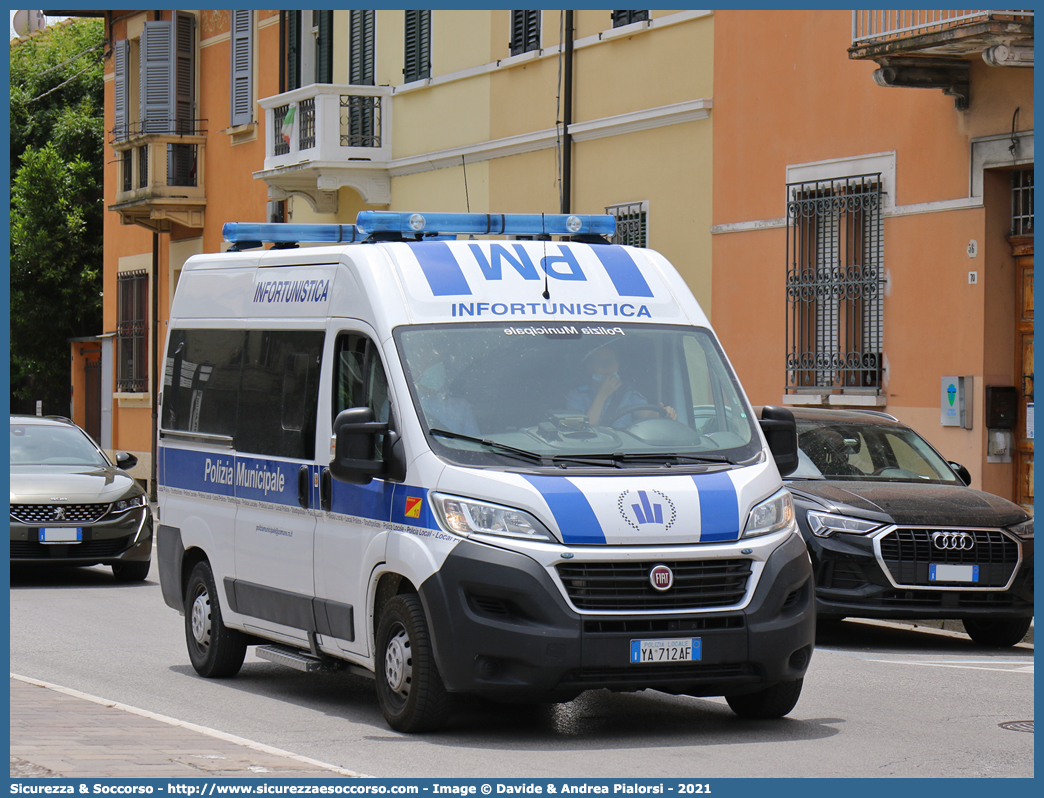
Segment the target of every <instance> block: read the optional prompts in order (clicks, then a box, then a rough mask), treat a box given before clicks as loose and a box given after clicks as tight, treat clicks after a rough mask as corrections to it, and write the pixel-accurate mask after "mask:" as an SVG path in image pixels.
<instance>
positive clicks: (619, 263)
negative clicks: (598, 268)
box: [591, 246, 653, 296]
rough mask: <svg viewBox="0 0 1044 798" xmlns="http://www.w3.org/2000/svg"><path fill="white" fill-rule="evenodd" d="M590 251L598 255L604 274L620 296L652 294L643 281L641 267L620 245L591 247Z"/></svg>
mask: <svg viewBox="0 0 1044 798" xmlns="http://www.w3.org/2000/svg"><path fill="white" fill-rule="evenodd" d="M591 251H592V252H594V253H595V254H596V255H597V256H598V260H600V261H601V262H602V265H603V266H604V267H605V271H606V274H608V275H609V279H610V280H612V281H613V285H614V286H616V293H618V294H619V295H620V296H652V295H653V292H652V289H651V288H649V284H648V283H647V282H646V281H645V277H644V276H643V275H642V272H641V269H639V268H638V264H636V263H635V262H634V261H633V260H632V259H631V256H630V255H628V254H627V251H626V250H624V249H623V248H622V247H617V246H608V247H605V246H598V247H591Z"/></svg>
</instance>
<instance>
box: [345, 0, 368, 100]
mask: <svg viewBox="0 0 1044 798" xmlns="http://www.w3.org/2000/svg"><path fill="white" fill-rule="evenodd" d="M350 20H351V21H350V22H349V32H348V50H349V61H350V64H349V75H348V82H349V83H350V84H351V85H353V86H372V85H374V71H373V54H374V42H373V37H374V15H373V11H352V12H351V16H350Z"/></svg>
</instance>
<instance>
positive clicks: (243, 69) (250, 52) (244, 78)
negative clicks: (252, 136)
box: [231, 9, 254, 127]
mask: <svg viewBox="0 0 1044 798" xmlns="http://www.w3.org/2000/svg"><path fill="white" fill-rule="evenodd" d="M231 50H232V65H231V73H232V95H231V96H232V100H231V113H232V126H233V127H235V126H236V125H249V124H250V123H251V122H253V121H254V75H253V72H254V70H253V66H254V12H253V11H250V10H249V9H235V10H233V11H232V48H231Z"/></svg>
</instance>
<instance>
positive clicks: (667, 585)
mask: <svg viewBox="0 0 1044 798" xmlns="http://www.w3.org/2000/svg"><path fill="white" fill-rule="evenodd" d="M649 584H650V585H652V586H653V588H654V589H656V590H659V591H660V592H661V593H662V592H663V591H664V590H670V589H671V586H672V585H673V584H674V571H672V570H671V569H670V568H668V567H667V566H666V565H654V566H653V569H652V570H651V571H649Z"/></svg>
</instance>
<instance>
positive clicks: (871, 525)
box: [805, 510, 881, 538]
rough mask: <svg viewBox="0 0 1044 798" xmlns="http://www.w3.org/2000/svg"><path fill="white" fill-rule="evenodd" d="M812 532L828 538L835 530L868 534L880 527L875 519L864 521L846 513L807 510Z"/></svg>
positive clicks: (852, 533) (854, 533)
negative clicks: (837, 513)
mask: <svg viewBox="0 0 1044 798" xmlns="http://www.w3.org/2000/svg"><path fill="white" fill-rule="evenodd" d="M805 517H806V518H807V519H808V528H809V529H811V530H812V534H813V535H815V536H816V537H820V538H828V537H830V536H831V535H833V534H834V533H835V532H847V533H848V534H850V535H868V534H870V533H871V532H873V531H874V530H876V529H880V528H881V524H879V523H878V522H877V521H864V520H863V519H862V518H849V517H848V516H846V515H834V514H833V513H819V512H816V511H815V510H809V511H808V514H807V515H806V516H805Z"/></svg>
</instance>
